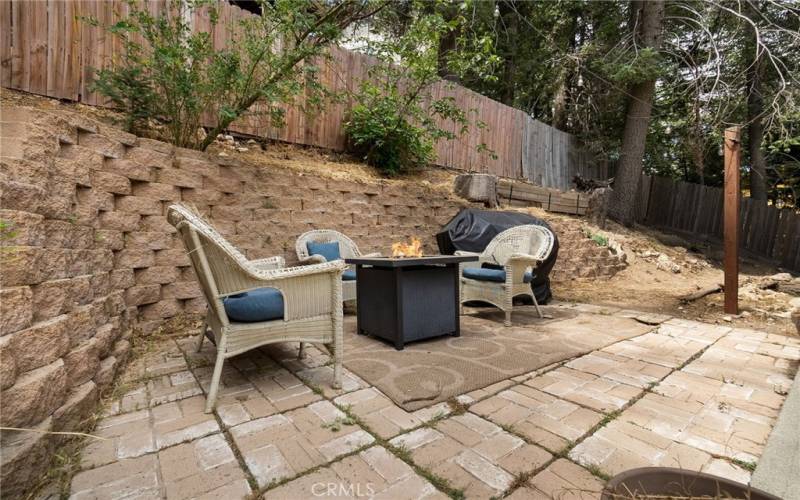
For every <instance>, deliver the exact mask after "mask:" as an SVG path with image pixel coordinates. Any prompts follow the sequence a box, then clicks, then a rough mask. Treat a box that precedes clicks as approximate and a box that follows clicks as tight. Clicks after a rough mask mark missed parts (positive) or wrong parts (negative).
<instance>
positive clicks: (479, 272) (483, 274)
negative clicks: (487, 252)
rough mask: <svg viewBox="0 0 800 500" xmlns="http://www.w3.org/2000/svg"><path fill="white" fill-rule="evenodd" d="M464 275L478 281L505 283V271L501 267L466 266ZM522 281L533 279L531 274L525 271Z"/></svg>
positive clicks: (527, 281) (526, 281)
mask: <svg viewBox="0 0 800 500" xmlns="http://www.w3.org/2000/svg"><path fill="white" fill-rule="evenodd" d="M463 274H464V277H465V278H469V279H471V280H478V281H494V282H496V283H505V281H506V272H505V271H504V270H503V269H491V268H488V267H467V268H466V269H464V273H463ZM522 281H523V282H525V283H530V282H531V281H533V274H531V273H529V272H528V273H525V276H523V278H522Z"/></svg>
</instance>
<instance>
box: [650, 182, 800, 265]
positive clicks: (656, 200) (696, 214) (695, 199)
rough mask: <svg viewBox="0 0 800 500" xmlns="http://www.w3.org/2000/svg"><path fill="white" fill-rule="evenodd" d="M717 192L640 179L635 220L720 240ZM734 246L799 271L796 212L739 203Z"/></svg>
mask: <svg viewBox="0 0 800 500" xmlns="http://www.w3.org/2000/svg"><path fill="white" fill-rule="evenodd" d="M722 200H723V190H722V189H721V188H717V187H709V186H702V185H700V184H692V183H689V182H682V181H674V180H672V179H668V178H663V177H649V176H643V177H642V183H641V187H640V190H639V196H638V200H637V221H638V222H640V223H641V224H645V225H647V226H653V227H656V228H659V229H666V230H671V231H677V232H680V233H684V234H687V235H691V236H693V237H696V238H699V239H707V240H711V241H720V240H721V239H722ZM739 220H740V221H741V222H740V224H741V225H740V228H739V230H740V246H741V248H742V249H743V250H746V251H748V252H750V253H752V254H753V255H756V256H759V257H763V258H766V259H768V260H770V261H772V262H775V263H777V264H779V265H780V266H782V267H785V268H787V269H792V270H795V271H800V213H798V212H797V211H796V210H794V209H789V208H785V209H779V208H775V207H774V206H770V205H767V204H766V203H765V202H762V201H758V200H753V199H750V198H743V199H742V201H741V203H740V205H739Z"/></svg>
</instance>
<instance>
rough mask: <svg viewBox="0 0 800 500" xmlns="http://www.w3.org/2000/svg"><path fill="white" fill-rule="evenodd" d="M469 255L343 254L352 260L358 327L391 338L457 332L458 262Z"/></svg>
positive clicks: (401, 340)
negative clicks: (396, 257) (350, 256)
mask: <svg viewBox="0 0 800 500" xmlns="http://www.w3.org/2000/svg"><path fill="white" fill-rule="evenodd" d="M471 260H477V257H472V256H465V257H461V256H458V257H457V256H451V255H442V256H432V257H420V258H407V259H395V258H385V257H382V258H357V259H347V260H346V262H347V263H348V264H355V265H356V300H357V304H358V316H357V318H358V333H359V334H361V335H372V336H374V337H378V338H381V339H384V340H388V341H390V342H392V343H393V344H394V346H395V348H396V349H397V350H402V349H403V347H404V346H405V343H406V342H412V341H415V340H422V339H427V338H431V337H438V336H441V335H453V336H455V337H457V336H459V335H460V333H461V327H460V321H459V310H460V304H459V303H458V302H459V294H458V286H459V276H458V263H459V262H466V261H471Z"/></svg>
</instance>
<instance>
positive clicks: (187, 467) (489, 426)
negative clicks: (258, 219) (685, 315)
mask: <svg viewBox="0 0 800 500" xmlns="http://www.w3.org/2000/svg"><path fill="white" fill-rule="evenodd" d="M559 307H563V308H567V309H575V310H578V311H581V312H583V313H589V314H605V315H612V316H618V317H619V316H622V317H629V318H635V319H637V320H638V321H641V322H644V323H647V324H653V325H657V327H656V329H655V330H653V331H651V332H650V333H646V334H643V335H641V336H639V337H634V338H631V339H629V340H625V341H621V342H617V343H615V344H612V345H609V346H608V347H606V348H603V349H600V350H597V351H593V352H591V353H588V354H586V355H583V356H580V357H577V358H575V359H572V360H569V361H567V362H563V361H562V362H560V363H557V364H555V365H551V366H547V367H543V368H541V369H539V370H536V371H533V372H530V373H528V374H524V375H520V376H517V377H513V378H511V379H508V380H504V381H501V382H498V383H496V384H493V385H491V386H489V387H485V388H482V389H478V390H475V391H472V392H470V393H467V394H462V395H460V396H458V397H457V398H456V400H457V401H458V402H459V403H460V404H462V405H464V408H467V411H466V412H464V409H463V408H460V409H458V408H456V407H455V406H453V407H451V405H450V404H448V403H440V404H437V405H434V406H431V407H428V408H423V409H421V410H417V411H414V412H407V411H405V410H403V409H402V408H400V407H398V406H397V405H396V404H395V403H394V402H393V401H391V400H390V399H389V398H388V397H386V396H385V395H384V394H383V393H381V392H380V391H379V390H378V389H376V388H374V387H370V386H369V383H368V382H367V381H365V380H362V379H361V378H359V377H358V376H356V375H354V374H353V373H351V372H349V371H348V370H345V373H344V379H343V388H342V389H341V390H336V391H334V390H333V389H332V388H331V387H330V379H331V375H332V367H331V365H330V356H329V355H328V353H327V352H325V351H324V350H323V349H321V348H317V347H316V346H312V345H308V346H307V347H306V350H305V356H304V357H303V358H298V349H297V347H298V344H297V343H286V344H277V345H271V346H266V347H263V348H261V349H257V350H254V351H252V352H249V353H246V354H244V355H241V356H237V357H235V358H232V359H230V360H228V361H227V362H226V364H225V368H224V369H223V375H222V383H221V385H220V390H219V396H218V402H217V407H216V409H215V411H214V413H212V414H205V413H204V411H203V410H204V405H205V395H204V394H205V393H207V392H208V388H209V384H210V379H211V372H212V369H213V364H214V361H215V358H216V351H215V348H214V346H213V345H211V344H210V343H209V342H206V343H205V345H204V346H203V348H202V349H201V351H200V352H196V346H197V338H196V336H192V337H186V338H181V339H177V340H172V339H168V338H166V339H164V340H162V341H159V343H157V345H155V347H154V348H153V349H152V350H151V351H150V352H147V353H146V354H145V355H144V356H141V357H139V358H137V359H136V360H135V361H134V362H133V363H132V364H131V365H130V366H129V367H128V368H127V370H126V372H125V374H123V375H122V376H121V380H122V385H121V390H119V389H118V393H119V395H118V396H116V398H115V399H114V400H112V401H111V402H110V404H109V406H108V407H107V410H106V413H105V415H104V418H103V419H101V420H100V421H99V423H98V424H97V427H96V429H95V430H94V431H93V433H94V434H95V435H97V436H99V437H103V438H105V439H104V440H102V441H100V440H95V441H91V442H90V443H89V444H88V446H87V447H86V448H85V450H84V453H83V456H82V459H81V471H80V472H79V473H78V474H76V475H75V476H74V478H73V481H72V484H71V493H72V497H74V498H78V499H81V498H122V497H125V498H133V497H136V498H167V499H173V498H178V499H183V498H244V497H252V496H253V495H254V494H255V495H261V496H262V497H263V498H265V499H270V500H271V499H273V498H278V499H280V498H286V499H292V500H293V499H295V498H311V497H316V496H323V497H324V496H334V497H341V498H353V497H355V498H362V497H369V498H387V499H395V498H397V499H402V498H445V495H444V493H442V492H441V491H439V490H437V489H436V488H435V487H434V485H433V484H431V483H430V482H429V481H428V480H426V479H425V478H424V477H423V476H422V475H419V474H418V473H416V472H415V471H414V469H412V468H411V467H410V466H409V465H408V464H406V463H405V462H404V461H403V460H401V459H400V458H398V457H397V456H395V455H393V454H392V452H391V451H390V450H387V449H386V448H384V447H382V446H380V445H377V444H376V443H375V438H374V437H373V435H372V433H374V435H375V436H378V437H379V438H382V439H389V440H390V443H391V444H392V445H393V446H395V447H397V448H401V449H404V450H405V452H403V453H404V455H403V456H404V457H406V456H407V457H408V459H410V460H413V463H414V465H415V467H420V468H422V469H424V470H425V471H427V473H428V474H433V475H436V476H439V477H441V478H443V479H445V480H446V481H447V482H448V483H449V485H450V487H452V488H455V489H460V490H462V491H463V492H464V494H465V496H466V497H467V498H489V497H492V496H499V495H503V494H507V495H509V496H508V498H512V499H516V500H520V499H528V498H535V499H540V498H549V499H556V498H570V499H589V498H597V496H598V495H599V491H600V490H601V489H602V485H603V481H602V480H600V479H598V478H597V477H596V476H594V475H592V473H590V470H593V469H592V467H596V468H597V469H598V471H601V472H603V473H605V474H611V475H613V474H616V473H618V472H621V471H623V470H627V469H630V468H633V467H641V466H654V465H661V466H670V467H682V468H687V469H692V470H702V471H705V472H709V473H713V474H718V475H722V476H725V477H728V478H732V479H735V480H738V481H742V482H747V481H748V480H749V478H750V473H749V472H748V470H745V469H744V468H742V467H740V466H739V465H737V464H736V463H735V461H739V460H741V461H743V462H757V461H758V460H759V458H760V456H761V454H762V453H763V450H764V447H765V445H766V442H767V438H768V437H769V435H770V432H771V430H772V427H773V425H774V423H775V420H776V418H777V416H778V414H779V412H780V409H781V406H782V404H783V402H784V399H785V394H786V390H787V389H788V388H789V385H790V383H791V379H792V377H793V375H794V373H795V371H796V366H797V362H798V360H800V339H795V338H789V337H782V336H777V335H768V334H765V333H762V332H757V331H753V330H745V329H731V328H729V327H726V326H719V325H706V324H702V323H697V322H694V321H686V320H680V319H676V318H672V319H670V318H668V317H665V316H662V315H657V314H643V313H637V312H636V311H628V310H618V309H617V308H607V307H602V306H590V305H562V306H559ZM343 409H344V410H345V411H346V412H348V413H350V414H352V415H354V416H355V417H357V419H358V422H362V423H363V424H364V426H365V427H364V428H361V427H360V426H359V425H358V423H357V421H355V420H352V419H350V418H348V417H347V414H346V413H345V411H342V410H343ZM456 409H458V410H459V411H455V410H456ZM620 410H621V412H620ZM454 411H455V413H454ZM604 419H606V420H607V419H611V420H610V421H609V422H607V423H605V420H604ZM601 422H603V423H604V425H602V426H598V424H600V423H601ZM598 427H599V428H598ZM222 430H224V431H225V433H222V432H221V431H222ZM530 443H535V445H534V444H530ZM548 450H550V451H548ZM564 450H570V451H569V453H568V454H567V456H566V457H563V456H562V457H563V458H555V457H554V456H553V455H552V454H551V453H555V452H563V451H564ZM406 453H407V455H406ZM237 457H239V458H237ZM740 463H741V462H740ZM581 465H583V467H582V466H581ZM590 466H591V467H590ZM520 474H525V475H526V476H527V475H529V474H532V476H530V477H528V478H527V481H522V482H521V481H519V480H518V479H517V476H519V475H520ZM284 481H285V482H284ZM278 482H281V483H282V484H281V485H280V486H276V483H278ZM251 485H257V491H255V492H253V491H251ZM512 485H513V487H512Z"/></svg>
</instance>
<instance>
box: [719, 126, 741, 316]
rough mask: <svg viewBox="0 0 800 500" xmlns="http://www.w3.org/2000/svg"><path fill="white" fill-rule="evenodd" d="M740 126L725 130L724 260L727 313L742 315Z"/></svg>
mask: <svg viewBox="0 0 800 500" xmlns="http://www.w3.org/2000/svg"><path fill="white" fill-rule="evenodd" d="M741 133H742V129H741V127H729V128H727V129H725V149H724V150H725V201H724V204H723V206H724V259H723V268H724V269H725V312H726V313H728V314H739V198H740V197H741V191H740V189H739V176H740V173H739V165H740V162H741V150H740V141H739V139H740V137H741Z"/></svg>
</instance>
